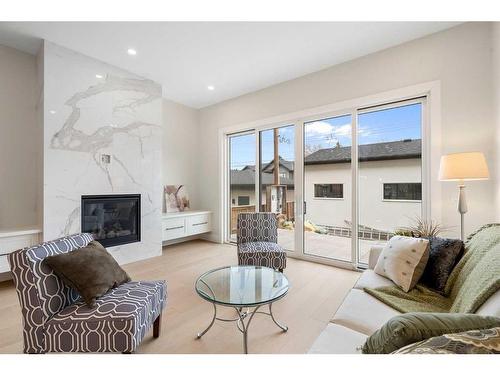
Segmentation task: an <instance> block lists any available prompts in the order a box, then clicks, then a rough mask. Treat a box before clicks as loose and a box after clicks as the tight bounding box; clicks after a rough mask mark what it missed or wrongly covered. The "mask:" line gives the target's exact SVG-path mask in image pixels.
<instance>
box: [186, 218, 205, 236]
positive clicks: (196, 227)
mask: <svg viewBox="0 0 500 375" xmlns="http://www.w3.org/2000/svg"><path fill="white" fill-rule="evenodd" d="M186 230H187V235H188V236H191V235H193V234H199V233H206V232H210V230H211V226H210V214H202V215H195V216H189V217H187V218H186Z"/></svg>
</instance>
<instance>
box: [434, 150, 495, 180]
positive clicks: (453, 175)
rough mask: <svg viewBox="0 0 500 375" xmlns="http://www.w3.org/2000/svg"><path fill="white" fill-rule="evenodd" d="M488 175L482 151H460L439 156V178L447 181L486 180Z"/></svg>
mask: <svg viewBox="0 0 500 375" xmlns="http://www.w3.org/2000/svg"><path fill="white" fill-rule="evenodd" d="M489 177H490V174H489V172H488V165H487V164H486V159H485V158H484V155H483V153H482V152H460V153H457V154H449V155H443V156H441V164H440V165H439V179H440V180H442V181H444V180H449V181H460V180H486V179H488V178H489Z"/></svg>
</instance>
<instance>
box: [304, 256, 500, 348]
mask: <svg viewBox="0 0 500 375" xmlns="http://www.w3.org/2000/svg"><path fill="white" fill-rule="evenodd" d="M381 251H382V247H381V246H374V247H372V248H371V250H370V257H369V261H368V269H367V270H366V271H365V272H363V273H362V274H361V277H360V278H359V279H358V281H357V282H356V285H354V288H352V289H351V290H350V291H349V293H348V294H347V296H346V297H345V299H344V301H343V302H342V304H341V305H340V307H339V308H338V310H337V312H336V313H335V315H334V317H333V319H332V320H331V321H330V323H329V324H328V325H327V326H326V328H325V329H324V330H323V331H322V332H321V334H320V335H319V336H318V338H317V339H316V341H315V342H314V344H313V345H312V347H311V348H310V349H309V353H310V354H361V346H363V344H364V343H365V341H366V339H367V337H368V336H370V335H371V334H372V333H374V332H375V331H376V330H377V329H379V328H380V327H381V326H382V325H384V323H386V322H387V321H388V320H389V319H391V318H392V317H394V316H396V315H398V314H400V312H398V311H397V310H394V309H393V308H391V307H389V306H387V305H386V304H384V303H383V302H381V301H379V300H378V299H376V298H374V297H372V296H371V295H369V294H368V293H366V292H365V291H363V288H366V287H369V288H377V287H381V286H389V285H394V284H393V283H392V281H390V280H389V279H386V278H385V277H382V276H380V275H378V274H376V273H375V272H374V271H373V269H374V268H375V264H377V260H378V257H379V255H380V253H381ZM477 314H480V315H490V316H497V317H499V318H500V291H498V292H496V293H495V294H494V295H493V296H491V297H490V298H489V299H488V300H487V301H486V302H485V303H484V304H483V305H482V306H481V307H480V308H479V310H478V311H477Z"/></svg>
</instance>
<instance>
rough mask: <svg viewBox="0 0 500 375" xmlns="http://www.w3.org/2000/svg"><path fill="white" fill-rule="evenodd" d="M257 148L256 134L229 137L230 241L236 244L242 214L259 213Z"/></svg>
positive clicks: (249, 133) (248, 133)
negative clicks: (239, 215) (256, 195)
mask: <svg viewBox="0 0 500 375" xmlns="http://www.w3.org/2000/svg"><path fill="white" fill-rule="evenodd" d="M255 148H256V139H255V133H254V132H246V133H237V134H231V135H229V136H228V151H229V152H228V177H229V178H228V180H229V186H228V190H229V191H228V194H227V196H228V200H229V202H228V208H229V212H228V218H229V220H228V221H227V225H228V227H229V228H228V239H229V241H231V242H236V224H237V222H236V221H237V218H238V214H239V213H241V212H255V211H258V207H256V206H258V204H259V201H258V199H256V197H255V181H256V178H255V162H256V156H255Z"/></svg>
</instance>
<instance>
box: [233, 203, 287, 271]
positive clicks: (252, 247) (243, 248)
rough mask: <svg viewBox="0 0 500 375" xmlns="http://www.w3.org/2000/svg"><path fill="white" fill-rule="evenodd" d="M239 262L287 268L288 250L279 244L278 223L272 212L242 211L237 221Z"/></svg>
mask: <svg viewBox="0 0 500 375" xmlns="http://www.w3.org/2000/svg"><path fill="white" fill-rule="evenodd" d="M237 243H238V264H239V265H254V266H264V267H269V268H274V269H277V270H279V271H280V272H283V270H284V269H285V268H286V251H285V249H283V248H282V247H281V246H280V245H278V223H277V220H276V215H275V214H273V213H272V212H252V213H240V214H239V215H238V222H237Z"/></svg>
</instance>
